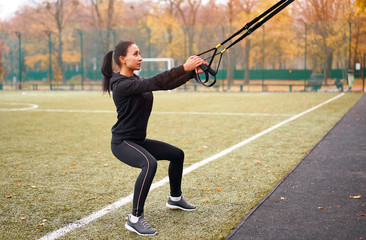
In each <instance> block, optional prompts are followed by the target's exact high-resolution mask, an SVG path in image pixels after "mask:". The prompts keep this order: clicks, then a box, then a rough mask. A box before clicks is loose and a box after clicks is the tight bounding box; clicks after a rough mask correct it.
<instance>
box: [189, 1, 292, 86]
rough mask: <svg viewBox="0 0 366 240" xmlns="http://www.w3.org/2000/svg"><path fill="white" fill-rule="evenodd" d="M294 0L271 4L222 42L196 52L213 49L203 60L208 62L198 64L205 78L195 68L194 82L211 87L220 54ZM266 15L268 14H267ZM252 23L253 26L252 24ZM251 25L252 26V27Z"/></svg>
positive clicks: (217, 68)
mask: <svg viewBox="0 0 366 240" xmlns="http://www.w3.org/2000/svg"><path fill="white" fill-rule="evenodd" d="M293 1H294V0H281V1H279V2H278V3H276V4H275V5H273V6H272V7H270V8H269V9H267V10H266V11H265V12H263V13H262V14H261V15H259V16H258V17H256V18H254V19H253V20H252V21H250V22H248V23H247V24H245V25H244V27H242V28H241V29H239V30H238V31H237V32H235V33H234V34H232V35H231V36H230V37H229V38H227V39H225V40H224V41H223V42H221V43H220V44H218V45H217V46H216V47H214V48H211V49H209V50H206V51H204V52H202V53H199V54H197V56H200V55H203V54H206V53H209V52H212V51H213V54H212V55H211V57H209V58H206V59H205V60H208V59H210V61H209V64H208V65H205V64H202V65H201V66H200V68H201V69H202V71H203V72H204V74H205V77H206V79H205V80H201V78H200V76H199V74H197V72H196V70H194V71H193V76H194V78H195V80H196V82H198V83H200V84H202V85H204V86H206V87H211V86H213V85H214V84H215V83H216V74H217V72H218V70H219V67H220V63H221V59H222V55H223V54H224V53H225V52H226V51H227V50H228V49H229V48H231V47H232V46H234V45H235V44H237V43H238V42H240V41H242V40H243V39H244V38H246V37H247V36H249V35H250V34H251V33H252V32H254V31H255V30H257V29H258V28H259V27H260V26H262V25H263V24H264V23H265V22H267V21H268V20H269V19H271V18H272V17H273V16H275V15H276V14H277V13H279V12H280V11H282V10H283V9H284V8H285V7H287V6H288V5H289V4H291V3H292V2H293ZM267 15H268V16H267ZM253 25H254V26H253ZM252 26H253V27H252ZM245 30H247V31H246V32H245V33H244V34H243V35H242V36H241V37H239V38H238V39H236V40H235V41H234V42H233V43H231V44H230V45H229V46H228V47H226V48H225V49H224V50H222V51H221V52H217V51H218V49H220V48H221V47H222V45H224V44H225V43H227V42H228V41H230V40H231V39H233V38H234V37H235V36H237V35H239V34H241V33H242V32H243V31H245ZM219 54H220V59H219V61H218V64H217V67H216V71H215V70H213V69H212V68H211V66H212V63H213V60H214V58H215V56H217V55H219ZM209 75H211V76H212V77H213V78H214V79H213V82H212V83H208V82H209Z"/></svg>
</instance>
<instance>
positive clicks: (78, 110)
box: [0, 103, 294, 117]
mask: <svg viewBox="0 0 366 240" xmlns="http://www.w3.org/2000/svg"><path fill="white" fill-rule="evenodd" d="M7 104H9V105H28V106H29V107H27V108H0V111H26V110H32V111H37V112H63V113H116V111H115V110H93V109H90V110H87V109H42V108H39V107H38V105H36V104H18V103H16V104H14V103H7ZM152 114H171V115H224V116H263V117H265V116H269V117H270V116H284V117H288V116H293V115H294V114H281V113H223V112H159V111H153V112H152Z"/></svg>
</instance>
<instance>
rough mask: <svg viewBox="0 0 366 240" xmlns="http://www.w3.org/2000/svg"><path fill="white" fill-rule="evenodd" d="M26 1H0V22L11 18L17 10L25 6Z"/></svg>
mask: <svg viewBox="0 0 366 240" xmlns="http://www.w3.org/2000/svg"><path fill="white" fill-rule="evenodd" d="M27 2H29V1H27V0H0V18H1V20H6V19H7V18H9V17H11V16H12V14H14V13H15V12H16V11H17V10H18V8H19V7H20V6H22V5H25V4H26V3H27Z"/></svg>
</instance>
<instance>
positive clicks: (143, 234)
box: [125, 223, 158, 236]
mask: <svg viewBox="0 0 366 240" xmlns="http://www.w3.org/2000/svg"><path fill="white" fill-rule="evenodd" d="M125 228H126V229H127V230H128V231H131V232H134V233H137V234H138V235H140V236H153V235H155V234H157V233H158V231H156V232H155V233H139V232H138V231H136V229H134V228H133V227H131V226H130V225H128V224H127V223H125Z"/></svg>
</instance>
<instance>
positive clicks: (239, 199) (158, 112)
mask: <svg viewBox="0 0 366 240" xmlns="http://www.w3.org/2000/svg"><path fill="white" fill-rule="evenodd" d="M336 95H337V93H264V94H262V93H257V94H247V93H246V94H245V93H244V94H243V93H198V92H191V93H183V92H173V93H168V92H158V93H155V94H154V96H155V102H154V109H153V113H152V115H151V118H150V122H149V126H148V137H149V138H153V139H158V140H162V141H166V142H169V143H171V144H173V145H176V146H178V147H180V148H182V149H183V150H184V152H185V156H186V158H185V165H184V166H185V168H186V167H189V166H191V165H192V164H194V163H197V162H200V161H202V160H203V159H206V158H208V157H210V156H212V155H215V154H217V153H218V152H220V151H222V150H225V149H227V148H229V147H231V146H233V145H235V144H237V143H239V142H241V141H243V140H245V139H248V138H250V137H252V136H254V135H256V134H258V133H261V132H262V131H264V130H266V129H268V128H270V127H272V126H274V125H276V124H278V123H280V122H283V121H284V120H286V119H288V118H290V117H291V116H293V115H296V114H299V113H301V112H303V111H305V110H307V109H310V108H312V107H314V106H316V105H318V104H320V103H322V102H324V101H326V100H328V99H331V98H333V97H335V96H336ZM360 97H361V94H357V93H347V94H345V95H344V96H342V97H340V98H338V99H336V100H334V101H332V102H331V103H329V104H326V105H324V106H322V107H320V108H318V109H316V110H314V111H312V112H310V113H308V114H306V115H304V116H301V117H299V118H298V119H296V120H294V121H291V122H289V123H287V124H285V125H283V126H281V127H279V128H277V129H275V130H273V131H271V132H269V133H268V134H265V135H263V136H261V137H259V138H257V139H255V140H254V141H251V142H250V143H248V144H246V145H244V146H242V147H240V148H238V149H236V150H234V151H232V152H230V153H228V154H226V155H224V156H222V157H220V158H218V159H216V160H214V161H212V162H210V163H208V164H206V165H204V166H202V167H200V168H198V169H195V170H194V171H192V172H190V173H188V174H186V175H185V176H184V177H183V187H182V190H183V194H184V196H185V198H186V199H188V200H189V201H190V202H192V203H194V204H196V205H197V206H198V210H197V211H194V212H181V211H172V210H169V209H167V208H166V207H165V202H166V199H167V196H168V194H169V186H168V184H165V185H163V186H162V187H159V188H156V189H154V190H152V191H150V193H149V196H148V199H147V201H146V205H145V218H146V219H147V221H148V222H149V223H150V224H151V225H152V226H153V227H155V228H156V229H157V230H158V235H156V236H154V238H156V239H172V237H173V238H174V239H222V238H224V237H225V236H227V235H228V234H229V233H230V231H231V229H232V228H234V227H235V226H236V224H237V223H238V222H239V221H240V219H241V218H243V217H244V216H245V215H246V214H247V213H248V212H249V211H250V209H251V208H253V207H254V206H255V205H256V204H257V203H258V202H259V201H260V200H261V199H262V198H263V197H264V196H265V195H266V194H267V193H268V192H269V191H270V190H271V189H272V188H273V187H274V186H275V185H276V184H277V183H278V182H279V181H280V180H281V179H282V178H283V177H284V176H285V175H286V174H287V173H288V172H289V171H290V170H291V169H292V168H293V167H294V166H296V164H297V163H298V162H299V161H300V160H301V159H302V158H303V157H304V155H305V154H306V153H307V152H308V151H309V150H310V149H311V148H312V147H313V146H314V145H315V144H316V143H317V142H318V141H319V140H320V139H321V138H322V137H323V136H324V134H326V133H327V132H328V131H329V130H330V129H331V128H332V126H334V124H335V123H336V122H337V121H339V119H340V118H341V117H342V116H343V115H344V114H345V113H346V112H347V111H348V110H349V109H350V108H351V107H352V106H353V105H354V104H355V102H356V101H357V100H358V99H359V98H360ZM30 104H35V105H38V108H34V109H31V110H24V109H23V108H30V107H32V106H34V105H30ZM19 109H23V110H19ZM226 113H227V114H226ZM245 113H252V114H251V115H250V114H245ZM0 119H1V121H0V133H1V135H0V136H1V144H0V150H1V151H0V176H1V178H0V186H1V187H0V193H1V194H0V208H1V211H0V238H1V239H38V238H41V237H43V236H45V235H46V234H48V233H49V232H52V231H55V230H57V229H59V228H61V227H63V226H65V225H67V224H69V223H73V222H75V221H77V220H80V219H82V218H84V217H86V216H88V215H90V214H92V213H94V212H96V211H98V210H100V209H102V208H104V207H105V206H107V205H109V204H111V203H114V202H116V201H118V200H119V199H121V198H123V197H126V196H128V195H130V194H131V193H132V191H133V187H134V181H135V179H136V177H137V175H138V173H139V170H138V169H134V168H131V167H129V166H127V165H125V164H123V163H121V162H120V161H119V160H117V159H115V158H114V157H113V155H112V153H111V150H110V137H111V133H110V128H111V126H112V125H113V124H114V122H115V120H116V113H115V110H114V105H113V101H112V99H111V98H110V97H109V96H108V95H103V94H101V93H100V92H68V91H52V92H50V91H46V92H38V91H29V92H21V91H16V92H12V91H4V92H0ZM167 171H168V163H167V162H166V161H160V162H159V166H158V171H157V174H156V176H155V180H154V182H157V181H159V180H161V179H163V178H165V177H166V176H167ZM131 204H132V203H131V202H129V203H127V204H125V205H123V206H122V207H120V208H119V209H117V210H114V211H110V213H109V214H106V215H105V216H103V217H101V218H99V219H96V220H95V221H93V222H91V223H89V224H87V225H85V226H82V227H80V228H77V229H75V230H73V231H71V232H69V233H66V234H65V235H62V236H61V237H60V238H59V239H140V238H141V239H142V238H143V237H138V235H136V234H134V233H130V232H128V231H127V230H125V228H124V223H125V219H126V214H128V213H130V209H131ZM174 236H177V237H174ZM145 239H146V237H145Z"/></svg>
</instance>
